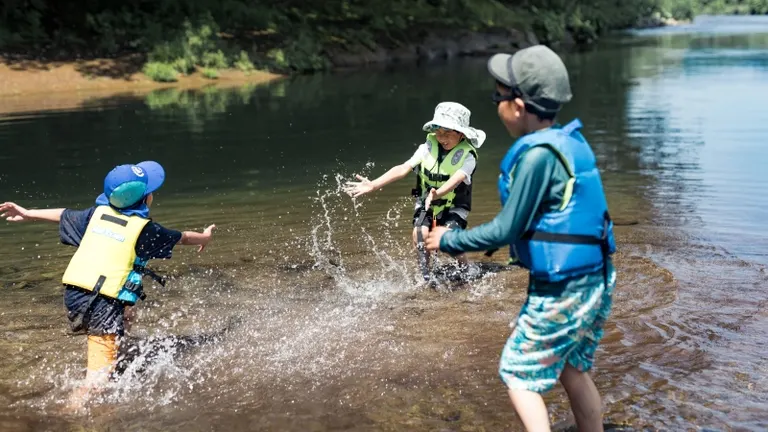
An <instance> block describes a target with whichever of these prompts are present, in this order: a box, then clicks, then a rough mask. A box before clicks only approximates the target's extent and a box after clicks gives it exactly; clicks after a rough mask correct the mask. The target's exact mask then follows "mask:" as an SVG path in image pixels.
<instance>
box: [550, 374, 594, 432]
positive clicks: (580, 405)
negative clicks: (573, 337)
mask: <svg viewBox="0 0 768 432" xmlns="http://www.w3.org/2000/svg"><path fill="white" fill-rule="evenodd" d="M560 382H561V383H562V384H563V387H565V391H566V392H567V393H568V400H569V401H570V403H571V410H572V411H573V416H574V417H575V418H576V425H577V426H578V428H579V431H580V432H602V431H603V413H602V405H601V402H600V393H598V391H597V387H595V383H594V382H593V381H592V378H591V377H590V376H589V374H588V373H586V372H581V371H579V370H578V369H576V368H574V367H573V366H571V365H569V364H566V365H565V369H564V370H563V373H562V374H561V375H560Z"/></svg>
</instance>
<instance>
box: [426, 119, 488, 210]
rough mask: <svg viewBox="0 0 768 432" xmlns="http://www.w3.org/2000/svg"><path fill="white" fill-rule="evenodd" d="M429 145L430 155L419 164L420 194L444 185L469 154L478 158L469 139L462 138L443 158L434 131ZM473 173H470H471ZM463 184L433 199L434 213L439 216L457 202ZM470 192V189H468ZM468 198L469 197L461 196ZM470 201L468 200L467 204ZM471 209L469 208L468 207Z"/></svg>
mask: <svg viewBox="0 0 768 432" xmlns="http://www.w3.org/2000/svg"><path fill="white" fill-rule="evenodd" d="M427 145H428V147H429V156H427V157H426V158H425V159H424V160H422V161H421V165H420V166H419V177H418V179H417V183H418V186H419V187H418V189H419V195H420V196H422V197H423V196H424V195H425V194H426V192H427V191H429V189H431V188H434V189H439V188H440V187H441V186H442V185H444V184H445V183H446V182H447V181H448V179H450V178H451V176H452V175H454V174H456V172H457V171H458V170H459V168H461V167H462V166H463V165H464V161H465V160H466V159H467V156H468V155H469V154H472V155H473V156H474V157H475V160H477V151H476V150H475V148H474V147H472V145H471V144H469V142H467V140H462V141H461V142H460V143H459V144H458V145H457V146H456V147H454V148H452V149H451V150H450V151H449V152H448V153H447V154H446V155H445V156H444V157H443V158H440V143H439V142H438V141H437V138H435V134H434V133H430V134H428V135H427ZM471 174H472V173H470V175H471ZM461 186H462V184H459V186H457V187H456V188H455V189H454V190H452V191H450V192H448V193H447V194H446V195H445V196H443V197H442V198H441V199H438V200H434V201H432V204H431V205H430V209H431V210H432V214H433V215H434V216H435V217H437V216H438V215H439V214H440V213H441V212H442V211H443V210H446V209H450V208H452V207H454V206H455V205H456V204H457V201H458V200H457V190H458V189H459V188H460V187H461ZM467 193H469V191H467ZM459 198H466V200H467V201H468V200H469V197H459ZM468 204H469V203H468V202H467V205H468ZM467 210H469V208H467Z"/></svg>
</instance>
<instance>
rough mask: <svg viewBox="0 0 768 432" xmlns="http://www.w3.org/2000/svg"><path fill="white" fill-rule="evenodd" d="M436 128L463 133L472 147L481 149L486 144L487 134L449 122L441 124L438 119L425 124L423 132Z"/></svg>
mask: <svg viewBox="0 0 768 432" xmlns="http://www.w3.org/2000/svg"><path fill="white" fill-rule="evenodd" d="M434 126H439V127H443V128H446V129H452V130H455V131H456V132H461V133H462V134H464V136H465V137H467V139H468V140H469V142H470V144H472V147H475V148H480V146H482V145H483V143H484V142H485V132H484V131H482V130H480V129H475V128H473V127H462V126H459V125H456V124H449V123H447V122H441V121H440V120H437V119H432V120H430V121H428V122H426V123H424V127H423V128H422V130H424V131H427V132H428V131H429V130H430V129H432V128H433V127H434Z"/></svg>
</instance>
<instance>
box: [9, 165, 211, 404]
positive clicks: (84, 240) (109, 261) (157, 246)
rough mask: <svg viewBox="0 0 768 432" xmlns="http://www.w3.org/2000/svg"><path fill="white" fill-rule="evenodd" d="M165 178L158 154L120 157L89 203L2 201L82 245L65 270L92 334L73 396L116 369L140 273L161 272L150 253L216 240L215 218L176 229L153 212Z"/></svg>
mask: <svg viewBox="0 0 768 432" xmlns="http://www.w3.org/2000/svg"><path fill="white" fill-rule="evenodd" d="M164 180H165V171H164V170H163V168H162V167H161V166H160V164H158V163H157V162H142V163H139V164H136V165H120V166H118V167H116V168H114V169H113V170H112V171H110V172H109V174H107V176H106V178H105V179H104V193H103V194H102V195H100V196H99V197H98V198H97V199H96V206H95V207H91V208H89V209H87V210H82V211H79V210H71V209H61V208H59V209H47V210H36V209H29V210H28V209H25V208H23V207H21V206H19V205H17V204H15V203H12V202H6V203H3V204H2V205H0V214H1V215H2V217H4V218H6V219H7V220H8V221H11V222H24V221H34V220H41V221H49V222H59V234H60V236H61V241H62V243H64V244H67V245H71V246H76V247H77V251H76V252H75V255H74V256H73V257H72V260H71V261H70V263H69V266H68V267H67V269H66V271H65V272H64V276H63V278H62V282H63V283H64V288H65V290H64V305H65V306H66V308H67V312H68V318H69V320H70V324H71V327H72V330H73V331H74V332H79V331H84V332H85V333H86V334H87V335H88V361H87V372H86V386H85V387H83V388H81V389H79V390H78V391H77V392H76V395H75V396H79V395H83V394H84V393H85V392H87V391H88V390H89V388H97V387H100V386H101V385H103V384H104V383H106V382H107V381H108V379H109V377H110V375H111V372H112V371H113V370H114V367H115V364H116V360H117V345H118V343H119V340H120V338H121V337H122V336H123V335H124V332H125V329H126V327H127V325H128V324H129V323H128V321H130V316H131V313H130V309H131V306H133V305H134V304H135V303H136V301H137V300H139V299H143V298H144V293H143V289H142V280H141V276H142V275H144V274H147V275H151V276H152V277H153V278H156V279H158V280H159V278H158V277H157V275H155V274H154V273H152V272H151V271H150V270H149V269H147V268H146V264H147V261H148V260H150V259H166V258H171V252H172V250H173V247H174V246H175V245H176V244H177V243H181V244H183V245H199V246H200V248H199V249H198V251H199V252H201V251H202V250H203V249H204V248H205V246H206V245H207V244H208V243H209V242H210V241H211V236H212V231H213V229H214V228H215V225H211V226H209V227H208V228H206V229H205V231H204V232H203V233H196V232H191V231H185V232H178V231H174V230H170V229H167V228H164V227H163V226H161V225H160V224H158V223H157V222H154V221H152V220H151V219H150V218H149V207H150V206H151V205H152V201H153V195H152V193H153V192H154V191H156V190H157V189H158V188H160V186H161V185H162V184H163V181H164ZM161 283H162V282H161Z"/></svg>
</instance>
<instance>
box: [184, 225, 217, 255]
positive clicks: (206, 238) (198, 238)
mask: <svg viewBox="0 0 768 432" xmlns="http://www.w3.org/2000/svg"><path fill="white" fill-rule="evenodd" d="M214 228H216V225H209V226H208V228H206V229H205V230H204V231H203V232H201V233H199V232H194V231H184V232H182V233H181V240H180V241H179V244H183V245H198V246H200V247H199V248H198V249H197V251H198V252H202V251H203V249H205V247H206V246H207V245H208V243H209V242H210V241H211V238H212V237H213V229H214Z"/></svg>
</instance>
